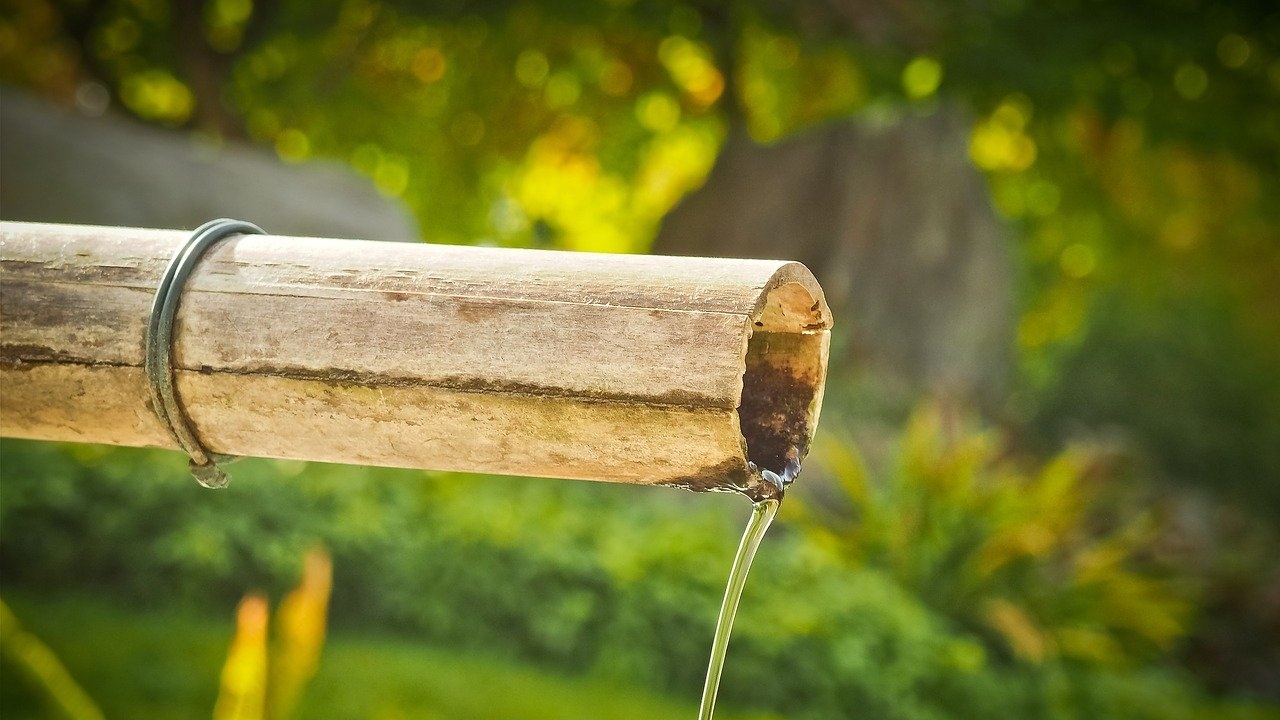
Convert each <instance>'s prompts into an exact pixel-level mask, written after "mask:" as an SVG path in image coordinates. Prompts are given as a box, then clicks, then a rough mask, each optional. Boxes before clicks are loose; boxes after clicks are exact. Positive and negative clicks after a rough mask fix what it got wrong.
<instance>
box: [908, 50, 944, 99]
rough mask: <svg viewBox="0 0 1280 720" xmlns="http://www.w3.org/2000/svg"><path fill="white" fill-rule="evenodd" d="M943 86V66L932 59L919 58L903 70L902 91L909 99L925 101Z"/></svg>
mask: <svg viewBox="0 0 1280 720" xmlns="http://www.w3.org/2000/svg"><path fill="white" fill-rule="evenodd" d="M941 84H942V64H941V63H939V62H938V61H937V60H935V59H933V58H931V57H923V56H922V57H918V58H916V59H914V60H912V61H911V62H909V63H907V66H906V67H905V68H903V69H902V89H903V90H905V91H906V93H907V97H909V98H912V99H913V100H923V99H924V98H927V97H929V96H930V95H933V94H934V93H935V92H937V91H938V86H939V85H941Z"/></svg>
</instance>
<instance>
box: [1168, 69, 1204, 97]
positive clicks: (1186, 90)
mask: <svg viewBox="0 0 1280 720" xmlns="http://www.w3.org/2000/svg"><path fill="white" fill-rule="evenodd" d="M1173 87H1174V89H1175V90H1177V91H1178V94H1179V95H1181V96H1182V97H1184V98H1186V99H1187V100H1198V99H1200V97H1201V96H1202V95H1204V93H1205V91H1206V90H1208V89H1209V74H1208V73H1206V72H1205V71H1204V68H1202V67H1200V66H1199V65H1197V64H1195V63H1183V64H1182V65H1180V66H1179V67H1178V69H1177V71H1175V72H1174V73H1173Z"/></svg>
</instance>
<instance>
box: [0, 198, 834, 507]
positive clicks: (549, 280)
mask: <svg viewBox="0 0 1280 720" xmlns="http://www.w3.org/2000/svg"><path fill="white" fill-rule="evenodd" d="M187 237H188V233H187V232H183V231H177V230H139V229H132V228H108V227H87V226H72V225H45V224H28V223H13V222H4V223H0V381H2V382H0V434H2V435H4V436H9V437H21V438H33V439H39V440H62V441H77V442H92V443H106V444H111V445H128V446H150V447H176V445H175V444H174V442H173V440H172V439H171V438H170V437H169V435H168V433H167V432H166V430H165V429H164V427H163V426H162V425H161V424H160V422H159V421H158V420H157V419H156V417H155V415H154V413H153V411H152V409H151V407H150V400H149V398H148V389H147V387H148V386H147V381H146V377H145V374H144V372H143V338H144V334H145V330H146V325H147V319H148V313H149V309H150V305H151V301H152V296H153V294H154V292H155V287H156V284H157V282H158V280H159V278H160V276H161V273H162V272H163V270H164V267H165V265H166V264H167V262H168V261H169V259H170V257H171V256H172V255H173V253H174V252H175V250H176V249H177V248H178V247H179V246H181V245H182V243H183V242H184V241H185V240H186V239H187ZM830 325H831V314H830V310H829V309H828V307H827V305H826V302H825V300H824V299H823V295H822V289H821V288H820V287H819V286H818V283H817V281H816V280H814V278H813V276H812V274H810V273H809V271H808V270H807V269H806V268H805V267H804V266H803V265H800V264H798V263H793V262H779V261H766V260H721V259H709V258H679V257H650V256H627V255H601V254H592V253H569V252H553V251H539V250H512V249H496V248H478V247H457V246H444V245H425V244H411V243H384V242H371V241H358V240H326V239H314V238H293V237H277V236H267V235H244V236H234V237H231V238H229V239H227V240H225V241H223V242H221V243H220V244H219V245H217V246H215V247H214V248H212V249H211V250H210V251H209V252H208V254H207V255H205V257H204V258H203V259H202V260H201V261H200V264H199V266H198V267H197V268H196V271H195V273H194V274H193V275H192V276H191V278H190V279H189V280H188V282H187V284H186V287H185V289H184V290H183V295H182V302H181V306H180V309H179V312H178V316H177V320H176V323H175V336H174V348H173V363H174V366H175V368H176V376H177V389H178V394H179V397H180V398H181V400H182V403H183V405H184V406H185V409H186V413H187V415H188V416H189V418H190V420H191V423H192V425H193V426H194V427H195V429H196V431H197V432H198V433H199V435H200V437H201V438H202V439H203V441H204V444H205V445H206V446H207V447H209V448H210V449H211V450H213V451H215V452H221V453H226V454H232V455H253V456H263V457H275V458H293V459H302V460H320V461H326V462H340V463H356V464H365V465H382V466H393V467H410V468H430V469H437V470H457V471H467V472H485V473H500V474H513V475H533V476H544V477H559V478H580V479H589V480H603V481H610V482H626V483H641V484H650V485H674V486H679V487H685V488H689V489H693V490H733V489H736V490H741V491H745V492H747V493H748V494H752V493H753V492H755V491H757V490H759V489H760V488H761V487H762V486H761V485H760V483H761V479H760V475H759V473H758V472H756V471H753V470H752V469H751V468H750V467H749V466H748V462H749V461H751V462H753V463H755V465H757V466H758V467H760V468H767V469H770V470H773V471H774V472H781V471H782V469H783V466H784V465H785V463H786V454H787V453H788V451H789V450H790V449H791V448H792V447H794V448H796V451H797V452H798V453H799V455H800V457H803V455H804V453H805V452H807V450H808V446H809V442H810V439H811V438H812V436H813V432H814V428H815V426H816V425H817V422H818V410H819V406H820V404H821V399H822V388H823V382H824V380H825V376H826V364H827V345H828V339H829V331H828V330H829V328H830Z"/></svg>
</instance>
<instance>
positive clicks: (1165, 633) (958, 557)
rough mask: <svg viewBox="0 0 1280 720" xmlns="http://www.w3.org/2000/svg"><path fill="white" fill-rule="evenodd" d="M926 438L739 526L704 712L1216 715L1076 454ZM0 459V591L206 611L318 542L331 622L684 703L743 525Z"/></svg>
mask: <svg viewBox="0 0 1280 720" xmlns="http://www.w3.org/2000/svg"><path fill="white" fill-rule="evenodd" d="M944 425H945V420H944V417H943V416H941V415H939V414H937V413H924V414H922V415H919V416H918V417H917V419H916V420H915V421H914V423H913V425H912V429H911V431H909V432H908V434H907V435H906V438H905V440H904V444H903V447H904V451H903V456H902V457H903V462H902V463H901V464H900V467H899V469H898V471H897V473H896V474H895V475H894V476H893V477H891V478H889V479H888V481H887V482H885V483H883V484H877V483H874V482H872V481H871V480H869V479H867V478H866V477H865V474H863V475H859V472H860V471H859V470H858V469H857V465H856V462H854V461H852V460H850V458H851V457H854V456H852V455H849V454H848V452H849V451H848V450H847V449H846V450H845V451H844V452H845V454H844V455H840V454H839V453H838V452H837V450H836V449H834V448H826V449H824V451H823V452H824V455H826V456H828V458H829V460H828V461H827V462H826V463H825V465H826V466H827V467H830V468H834V469H836V470H838V473H837V474H838V476H839V477H840V478H841V479H842V482H843V484H844V487H845V488H846V489H847V490H848V492H849V493H850V494H852V495H853V496H854V499H855V500H856V501H857V508H858V512H859V513H861V516H860V519H859V520H858V522H856V523H849V522H847V521H846V520H839V521H837V520H838V518H837V517H835V516H832V517H826V516H822V515H820V511H819V510H818V509H817V508H815V507H813V506H810V507H808V512H807V513H806V515H807V518H806V519H805V520H804V522H802V523H794V522H784V523H783V524H782V525H780V526H779V527H778V528H777V529H776V530H775V532H774V534H773V535H772V536H771V537H769V538H768V539H767V540H766V541H765V544H766V546H767V549H766V550H765V552H763V553H762V554H761V556H760V557H759V558H758V560H757V563H756V568H755V570H754V571H753V575H752V578H751V580H750V582H749V585H750V589H749V590H748V591H747V594H746V598H745V601H744V605H743V607H742V609H741V612H740V615H739V621H738V622H739V624H738V627H737V628H736V629H735V633H734V639H733V643H732V644H731V650H730V660H729V663H728V666H727V669H726V674H725V677H724V680H723V684H722V692H721V696H722V698H724V702H725V703H726V704H727V705H730V706H740V707H753V708H759V709H770V710H775V711H780V712H784V713H786V714H787V715H788V716H789V717H796V718H844V717H851V716H857V717H863V718H886V719H887V718H894V719H897V718H901V719H903V720H916V719H928V718H952V717H955V718H988V717H989V718H1004V717H1045V718H1086V717H1088V718H1094V717H1114V718H1182V717H1185V718H1195V717H1201V716H1202V713H1207V712H1210V711H1211V710H1215V709H1220V708H1219V706H1218V705H1217V704H1216V703H1212V702H1211V701H1209V700H1207V699H1206V698H1205V696H1204V695H1203V693H1202V692H1201V691H1199V690H1198V689H1197V688H1196V686H1195V684H1194V683H1193V682H1192V681H1191V680H1190V679H1189V677H1188V676H1187V674H1186V673H1185V672H1184V671H1181V670H1179V669H1178V668H1176V667H1173V666H1172V665H1171V664H1170V663H1168V662H1166V661H1164V660H1161V659H1159V658H1158V657H1157V654H1158V653H1159V652H1161V650H1162V649H1163V648H1165V647H1168V645H1169V643H1171V642H1173V641H1174V640H1175V639H1176V638H1177V637H1178V635H1179V633H1180V632H1181V630H1182V627H1183V625H1182V623H1183V622H1184V619H1185V618H1186V616H1187V615H1186V614H1187V611H1188V608H1187V603H1189V602H1191V601H1193V600H1194V596H1193V595H1190V594H1187V593H1183V592H1181V591H1175V590H1176V586H1173V585H1169V584H1168V582H1169V581H1167V580H1166V579H1165V578H1163V577H1162V576H1160V575H1159V574H1158V573H1154V572H1153V571H1150V570H1149V569H1148V568H1145V567H1143V566H1142V564H1141V562H1139V561H1140V559H1141V558H1140V549H1141V548H1143V547H1145V543H1146V540H1147V538H1148V532H1149V531H1148V527H1149V525H1148V523H1149V522H1150V520H1148V519H1147V518H1145V517H1142V516H1141V515H1140V516H1138V517H1136V518H1133V517H1115V518H1110V519H1108V518H1107V517H1106V513H1105V512H1104V513H1102V514H1101V515H1102V519H1101V520H1099V512H1098V511H1099V510H1102V509H1105V507H1102V506H1103V505H1104V498H1105V497H1106V495H1105V493H1102V492H1101V490H1099V489H1098V488H1099V487H1102V485H1101V484H1100V483H1099V481H1098V480H1097V478H1096V477H1095V475H1094V474H1093V473H1092V472H1091V471H1090V470H1089V467H1090V465H1089V464H1088V463H1086V462H1084V461H1083V460H1082V459H1080V458H1078V457H1076V456H1066V457H1064V458H1060V459H1058V460H1057V461H1055V462H1054V463H1052V464H1050V465H1049V466H1048V467H1046V468H1044V469H1040V470H1035V471H1028V472H1026V473H1024V474H1018V473H1014V472H1013V471H1011V470H1008V469H1005V468H1004V467H1003V466H1002V465H1001V463H999V462H997V461H996V458H995V445H994V441H993V439H992V438H987V437H983V436H981V435H977V436H974V435H971V434H968V433H959V434H956V435H954V436H952V435H947V434H946V433H945V432H943V431H942V429H941V428H942V427H943V426H944ZM3 453H4V455H3V457H4V473H5V485H4V503H3V505H2V506H0V580H2V581H3V582H4V583H6V584H8V583H13V584H15V585H21V586H25V587H34V588H44V589H53V588H72V587H74V588H80V589H84V588H86V587H91V588H102V589H106V590H108V591H110V592H113V593H116V594H119V595H123V596H126V597H130V598H133V599H134V600H137V601H143V602H148V603H160V602H171V601H173V600H174V599H175V598H182V599H185V600H186V601H187V602H191V603H195V604H199V605H204V606H207V607H212V606H217V607H220V608H222V609H221V610H218V612H220V613H221V612H225V608H228V607H230V606H231V605H233V604H234V603H235V601H236V599H237V598H238V597H239V593H240V592H241V590H242V589H243V588H244V587H245V584H246V583H247V582H248V583H256V584H258V585H259V586H260V587H262V588H263V589H264V590H265V591H266V592H267V593H268V594H270V595H275V596H277V597H278V596H279V595H280V593H282V592H283V590H284V589H285V588H287V587H288V586H289V584H290V582H291V581H292V579H293V578H295V577H297V576H298V567H297V561H298V558H299V557H301V555H302V553H303V552H304V551H305V550H306V549H308V548H310V547H313V546H314V545H315V544H317V543H322V544H323V545H325V546H326V547H328V548H330V550H331V552H332V554H333V560H334V588H333V597H332V604H331V607H332V613H331V614H332V618H333V622H334V624H337V625H345V626H347V627H353V626H355V627H366V628H369V629H375V628H376V629H377V630H378V631H383V632H385V631H386V629H388V628H391V629H395V630H397V631H399V632H401V633H404V634H407V635H410V636H413V637H417V638H422V639H425V640H427V641H429V642H431V643H433V644H436V645H442V646H448V647H454V648H461V649H468V650H474V651H479V652H483V653H486V654H489V655H496V656H499V657H505V658H510V659H521V660H524V661H529V662H536V663H538V664H539V665H540V666H543V667H545V668H559V669H561V670H565V671H573V672H592V673H599V674H606V675H610V676H614V677H617V676H625V677H629V678H631V679H632V680H634V681H635V682H637V683H642V684H646V685H649V686H652V687H659V688H663V689H666V690H667V691H670V692H673V693H679V694H680V695H681V696H685V697H689V698H694V697H696V695H697V692H698V689H699V688H700V686H701V680H702V673H703V670H704V669H705V664H706V659H707V658H706V654H707V652H708V648H709V644H710V638H711V630H712V622H713V620H714V615H715V611H716V605H717V602H718V600H719V597H720V594H721V590H722V584H723V582H724V576H725V573H726V572H727V567H728V561H729V557H730V553H731V552H732V548H733V545H734V542H735V540H736V537H737V534H738V531H739V529H740V527H739V525H740V523H741V522H742V521H743V520H744V519H745V515H746V507H745V504H741V505H734V507H740V509H741V512H725V505H726V504H733V503H734V500H733V499H729V498H724V497H714V496H697V495H688V494H681V493H675V492H657V491H653V490H646V489H639V488H626V487H611V486H597V485H592V484H587V483H565V482H553V481H537V480H521V479H511V478H486V477H462V476H452V475H434V476H426V477H424V475H423V474H422V473H415V472H407V471H394V470H379V469H369V468H351V467H337V466H325V465H315V464H313V465H307V466H305V467H304V466H302V465H301V464H296V463H284V462H274V461H257V460H246V461H243V462H241V463H238V464H237V465H236V466H235V473H234V474H235V478H236V480H235V482H234V483H233V485H232V487H231V488H230V489H229V490H228V491H226V492H209V491H205V490H202V489H200V488H199V487H197V486H196V485H195V483H194V482H192V481H191V480H190V479H189V478H186V477H182V470H181V463H180V462H179V461H178V460H177V458H176V456H174V455H172V454H167V453H164V454H161V453H151V452H141V451H132V450H104V449H98V448H80V447H70V448H60V447H56V446H52V445H41V444H36V443H26V442H13V441H5V442H4V444H3ZM840 463H844V465H841V464H840ZM850 463H852V464H850ZM162 469H163V470H162ZM789 514H791V515H793V516H794V511H793V510H790V509H788V510H786V511H784V513H783V520H784V521H786V520H787V516H788V515H789ZM1036 523H1039V524H1040V526H1035V527H1033V525H1035V524H1036ZM1097 523H1101V524H1097ZM1041 526H1042V527H1041ZM1028 538H1030V540H1028ZM1037 538H1039V540H1036V539H1037ZM1046 538H1047V539H1046ZM1171 588H1172V589H1171ZM1011 617H1012V618H1014V619H1013V620H1010V619H1009V618H1011ZM1021 632H1029V633H1031V635H1029V636H1028V637H1032V638H1034V640H1032V641H1028V640H1027V639H1026V638H1024V637H1022V636H1021V635H1020V633H1021ZM1072 633H1075V634H1074V635H1073V634H1072ZM1090 642H1092V643H1093V644H1090ZM1036 643H1038V645H1036ZM1032 647H1039V651H1038V652H1031V651H1029V650H1028V648H1032ZM1098 648H1101V649H1100V650H1099V649H1098ZM691 702H692V700H691Z"/></svg>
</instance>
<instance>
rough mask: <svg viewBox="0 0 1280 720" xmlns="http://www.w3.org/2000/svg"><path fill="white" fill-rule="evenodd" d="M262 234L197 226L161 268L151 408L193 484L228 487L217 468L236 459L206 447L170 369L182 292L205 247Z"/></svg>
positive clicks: (237, 226) (149, 339) (149, 366)
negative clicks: (184, 461) (234, 237)
mask: <svg viewBox="0 0 1280 720" xmlns="http://www.w3.org/2000/svg"><path fill="white" fill-rule="evenodd" d="M250 234H252V235H265V234H266V233H265V232H264V231H263V230H262V228H260V227H258V226H257V225H254V224H253V223H248V222H244V221H242V220H231V219H227V218H221V219H218V220H210V221H209V222H207V223H205V224H204V225H201V226H200V227H198V228H196V230H195V231H194V232H192V233H191V237H190V238H189V239H188V240H187V242H186V243H184V244H183V245H182V247H180V248H178V251H177V252H176V253H174V255H173V259H172V260H170V261H169V265H168V266H167V267H166V268H165V271H164V274H163V275H162V276H161V277H160V284H159V285H158V286H157V287H156V294H155V298H154V300H153V301H152V303H151V315H150V318H149V319H148V321H147V333H146V352H145V357H144V361H143V362H144V368H145V370H146V374H147V385H148V389H149V390H150V392H151V406H152V409H153V410H154V411H155V414H156V417H157V418H159V419H160V423H161V424H162V425H164V427H165V428H166V429H167V430H168V431H169V434H170V435H171V436H173V439H174V440H176V441H177V443H178V445H180V446H181V447H182V449H183V450H184V451H186V453H187V455H189V456H190V458H191V459H190V462H189V467H190V469H191V474H192V476H194V477H195V479H196V482H198V483H200V484H201V485H203V486H204V487H207V488H222V487H226V486H227V484H228V483H229V482H230V481H231V478H230V477H228V476H227V474H226V472H224V471H223V470H222V468H221V467H219V464H221V463H226V462H230V461H231V460H234V459H235V456H233V455H224V454H221V453H215V452H212V451H210V450H209V449H208V448H207V447H205V445H204V443H203V442H201V440H200V436H199V434H198V433H197V432H196V429H195V427H194V426H193V425H192V423H191V419H190V418H189V417H188V416H187V413H186V412H185V411H184V410H183V406H182V403H181V402H180V400H179V398H178V391H177V385H176V383H175V378H174V367H173V324H174V319H175V318H176V317H177V315H178V305H179V303H180V302H181V301H182V290H183V287H184V286H185V284H186V281H187V278H188V277H190V275H191V273H192V271H194V270H195V267H196V265H198V264H199V262H200V258H201V257H203V256H204V254H205V252H207V251H208V250H209V248H211V247H213V246H214V245H216V244H217V243H218V242H220V241H222V240H224V239H226V238H227V237H229V236H231V235H250Z"/></svg>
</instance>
